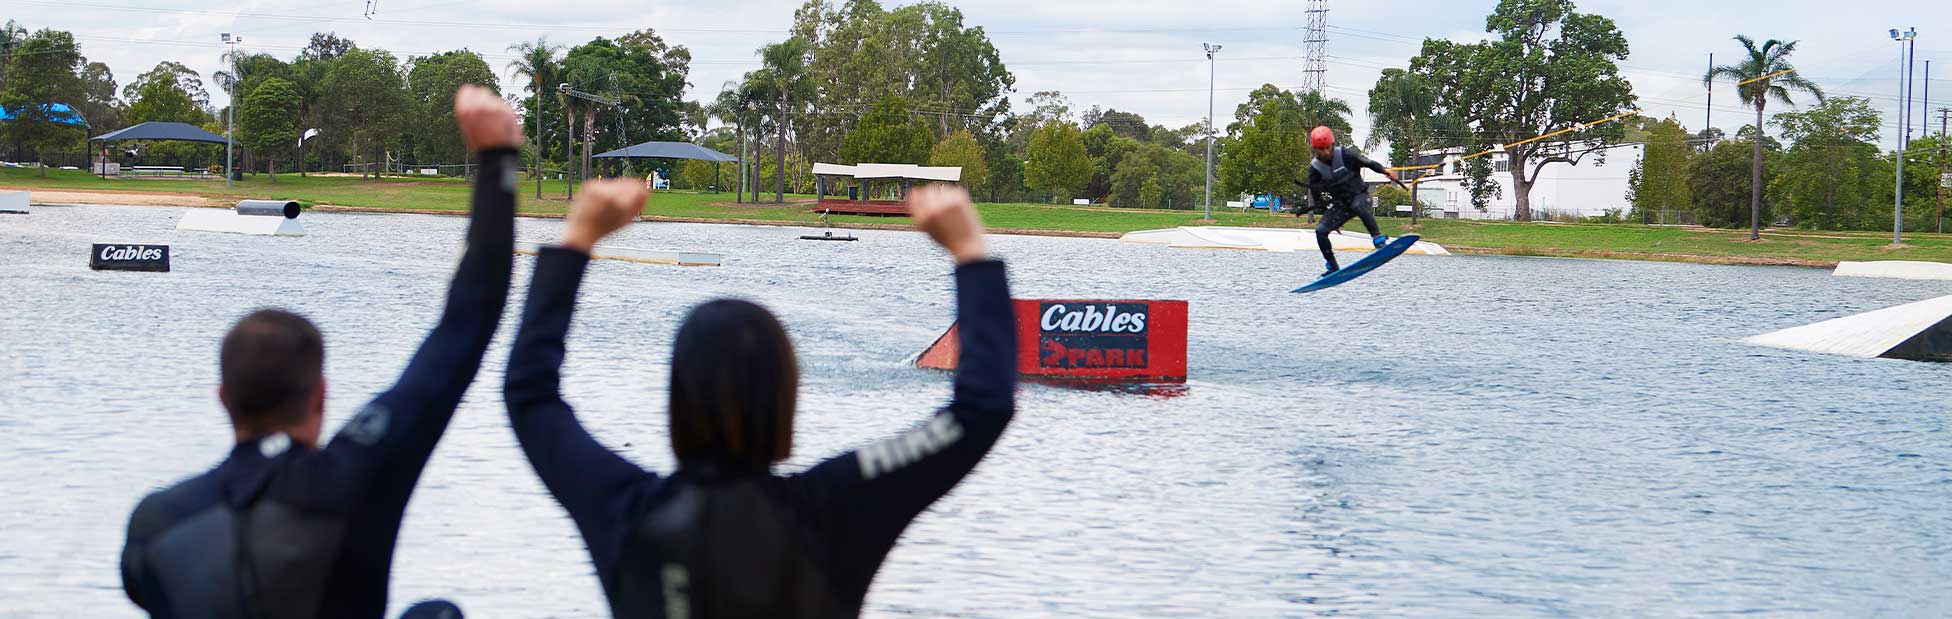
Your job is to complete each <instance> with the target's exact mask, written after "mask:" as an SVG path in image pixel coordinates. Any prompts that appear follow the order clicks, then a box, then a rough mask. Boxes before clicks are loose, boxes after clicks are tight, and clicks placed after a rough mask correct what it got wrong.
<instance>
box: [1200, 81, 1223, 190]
mask: <svg viewBox="0 0 1952 619" xmlns="http://www.w3.org/2000/svg"><path fill="white" fill-rule="evenodd" d="M1200 47H1202V48H1204V49H1206V220H1207V221H1213V134H1214V131H1213V73H1214V69H1213V55H1214V54H1218V53H1220V46H1219V45H1215V44H1212V43H1201V44H1200Z"/></svg>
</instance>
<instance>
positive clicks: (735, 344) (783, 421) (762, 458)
mask: <svg viewBox="0 0 1952 619" xmlns="http://www.w3.org/2000/svg"><path fill="white" fill-rule="evenodd" d="M799 392H800V363H799V359H798V358H797V357H796V356H795V355H794V353H793V342H792V341H791V340H789V339H787V336H786V329H785V328H784V327H781V326H780V324H779V319H777V318H774V317H773V314H772V313H771V312H768V311H766V308H763V307H760V306H758V305H755V304H753V303H751V302H748V301H740V300H737V299H719V300H716V301H711V302H709V303H705V304H703V305H699V306H698V307H695V308H692V310H691V313H690V314H689V315H686V316H685V322H684V325H683V326H680V327H678V338H677V342H676V343H675V344H674V345H673V346H672V351H671V390H670V393H671V450H672V451H673V452H675V453H676V454H677V456H678V461H679V462H683V463H693V464H711V465H715V466H719V467H729V468H735V469H740V470H765V469H767V468H769V467H771V466H772V464H773V463H774V462H778V461H781V460H785V459H786V458H787V456H790V455H792V453H793V410H794V405H795V403H796V402H797V401H798V399H799Z"/></svg>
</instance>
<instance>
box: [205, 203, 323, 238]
mask: <svg viewBox="0 0 1952 619" xmlns="http://www.w3.org/2000/svg"><path fill="white" fill-rule="evenodd" d="M300 210H301V209H300V208H299V206H298V203H297V202H295V201H291V200H242V201H239V202H238V203H237V206H236V208H233V209H230V210H216V209H191V210H188V211H184V212H183V218H182V219H178V220H176V229H177V230H185V231H191V232H226V233H230V234H251V235H259V236H305V226H304V225H303V224H300V223H298V214H299V212H300Z"/></svg>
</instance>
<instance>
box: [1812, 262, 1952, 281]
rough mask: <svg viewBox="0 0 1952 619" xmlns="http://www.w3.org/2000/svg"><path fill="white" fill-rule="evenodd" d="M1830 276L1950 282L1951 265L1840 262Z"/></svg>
mask: <svg viewBox="0 0 1952 619" xmlns="http://www.w3.org/2000/svg"><path fill="white" fill-rule="evenodd" d="M1831 275H1835V276H1837V277H1888V278H1892V279H1945V280H1952V264H1946V263H1943V262H1918V261H1913V260H1877V261H1872V262H1840V263H1837V270H1836V271H1833V272H1831Z"/></svg>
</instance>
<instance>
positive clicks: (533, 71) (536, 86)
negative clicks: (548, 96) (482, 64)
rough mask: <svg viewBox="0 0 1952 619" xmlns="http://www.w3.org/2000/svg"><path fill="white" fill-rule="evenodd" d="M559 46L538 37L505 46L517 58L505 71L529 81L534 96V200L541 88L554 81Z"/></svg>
mask: <svg viewBox="0 0 1952 619" xmlns="http://www.w3.org/2000/svg"><path fill="white" fill-rule="evenodd" d="M562 50H563V47H562V46H561V45H550V44H549V38H548V37H539V38H537V39H536V40H535V41H534V42H528V41H524V42H521V43H516V44H514V45H510V46H508V51H511V52H515V54H516V58H515V59H514V60H511V61H509V63H508V69H509V70H510V71H513V72H515V75H516V76H517V77H526V78H529V91H530V92H531V93H534V94H535V144H534V146H535V155H534V157H533V159H532V161H534V163H533V164H532V166H533V169H532V170H530V171H529V172H530V175H532V176H534V177H535V197H536V199H538V200H540V199H542V92H543V91H542V87H543V86H542V85H543V84H547V83H549V82H553V81H555V80H556V74H557V72H558V67H557V66H556V53H557V52H561V51H562Z"/></svg>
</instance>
